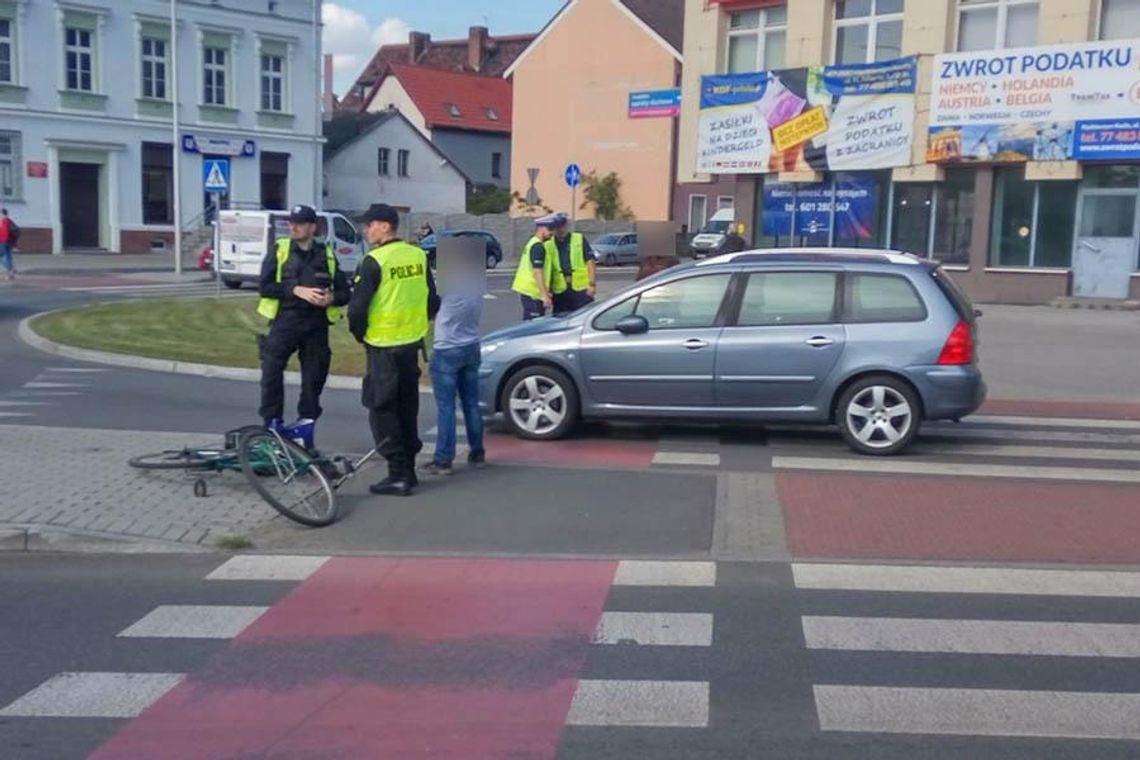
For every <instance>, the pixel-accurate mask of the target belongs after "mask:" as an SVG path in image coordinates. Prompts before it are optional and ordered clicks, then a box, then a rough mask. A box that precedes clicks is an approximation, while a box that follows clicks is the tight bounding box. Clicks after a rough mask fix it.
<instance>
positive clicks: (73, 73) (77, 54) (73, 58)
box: [64, 27, 95, 92]
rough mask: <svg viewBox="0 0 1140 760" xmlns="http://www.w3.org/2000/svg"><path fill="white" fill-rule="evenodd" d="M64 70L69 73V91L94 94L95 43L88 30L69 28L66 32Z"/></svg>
mask: <svg viewBox="0 0 1140 760" xmlns="http://www.w3.org/2000/svg"><path fill="white" fill-rule="evenodd" d="M64 39H65V42H66V44H65V46H64V59H65V60H64V63H65V67H64V70H65V71H66V72H67V82H66V83H67V89H69V90H76V91H78V92H94V91H95V81H94V77H93V76H92V70H93V69H92V56H93V49H94V47H93V42H92V33H91V32H90V31H88V30H87V29H75V28H72V27H68V28H67V29H65V30H64Z"/></svg>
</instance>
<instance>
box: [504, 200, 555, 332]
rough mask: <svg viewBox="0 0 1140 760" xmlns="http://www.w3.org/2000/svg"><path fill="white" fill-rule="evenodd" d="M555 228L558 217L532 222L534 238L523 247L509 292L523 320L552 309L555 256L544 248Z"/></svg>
mask: <svg viewBox="0 0 1140 760" xmlns="http://www.w3.org/2000/svg"><path fill="white" fill-rule="evenodd" d="M557 224H558V214H550V215H548V216H543V217H539V218H538V219H535V220H534V237H532V238H531V239H530V240H528V241H527V242H526V245H524V246H523V249H522V255H520V256H519V268H518V271H517V272H516V273H515V280H514V283H513V284H512V285H511V290H513V291H515V292H516V293H518V294H519V297H520V299H521V300H522V310H523V319H524V320H528V319H537V318H538V317H542V316H546V310H547V309H553V307H554V296H553V292H554V291H553V287H554V276H555V270H556V267H555V264H554V262H555V259H557V255H556V252H555V251H553V250H552V249H551V248H548V247H547V246H546V243H547V241H549V240H550V239H551V237H552V236H553V234H554V228H555V226H557Z"/></svg>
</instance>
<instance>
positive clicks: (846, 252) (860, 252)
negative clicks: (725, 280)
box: [697, 247, 922, 266]
mask: <svg viewBox="0 0 1140 760" xmlns="http://www.w3.org/2000/svg"><path fill="white" fill-rule="evenodd" d="M854 260H861V261H864V262H881V263H884V264H905V265H908V266H918V265H920V264H921V263H922V259H920V258H918V257H917V256H915V255H914V254H911V253H905V252H903V251H894V250H890V249H886V248H818V247H817V248H754V249H752V250H748V251H738V252H736V253H723V254H721V255H719V256H713V257H711V258H707V259H704V260H703V261H700V262H698V263H697V266H715V265H717V264H742V263H748V262H753V263H757V264H763V263H772V262H775V261H786V262H794V261H802V262H813V263H837V262H838V263H841V262H844V261H854Z"/></svg>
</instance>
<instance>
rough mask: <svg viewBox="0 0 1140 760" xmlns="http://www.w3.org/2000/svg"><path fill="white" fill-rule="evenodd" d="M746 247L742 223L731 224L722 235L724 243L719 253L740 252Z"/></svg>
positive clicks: (746, 242)
mask: <svg viewBox="0 0 1140 760" xmlns="http://www.w3.org/2000/svg"><path fill="white" fill-rule="evenodd" d="M747 248H748V241H747V240H745V239H744V225H743V224H735V223H734V224H733V225H732V226H731V227H729V228H728V234H727V235H725V236H724V245H723V246H722V247H721V253H740V252H741V251H743V250H746V249H747Z"/></svg>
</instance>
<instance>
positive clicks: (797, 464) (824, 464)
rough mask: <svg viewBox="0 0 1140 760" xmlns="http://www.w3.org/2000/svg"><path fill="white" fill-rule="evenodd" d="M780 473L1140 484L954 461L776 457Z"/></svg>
mask: <svg viewBox="0 0 1140 760" xmlns="http://www.w3.org/2000/svg"><path fill="white" fill-rule="evenodd" d="M772 467H774V468H776V469H779V470H826V471H829V472H857V473H861V474H869V473H874V474H881V475H948V476H954V477H972V478H1018V479H1023V480H1077V481H1087V482H1090V483H1140V470H1114V469H1096V468H1092V467H1024V466H1021V465H1001V464H972V463H954V462H917V461H903V460H896V461H883V460H879V459H875V460H872V459H870V458H863V459H829V458H823V457H772Z"/></svg>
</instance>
